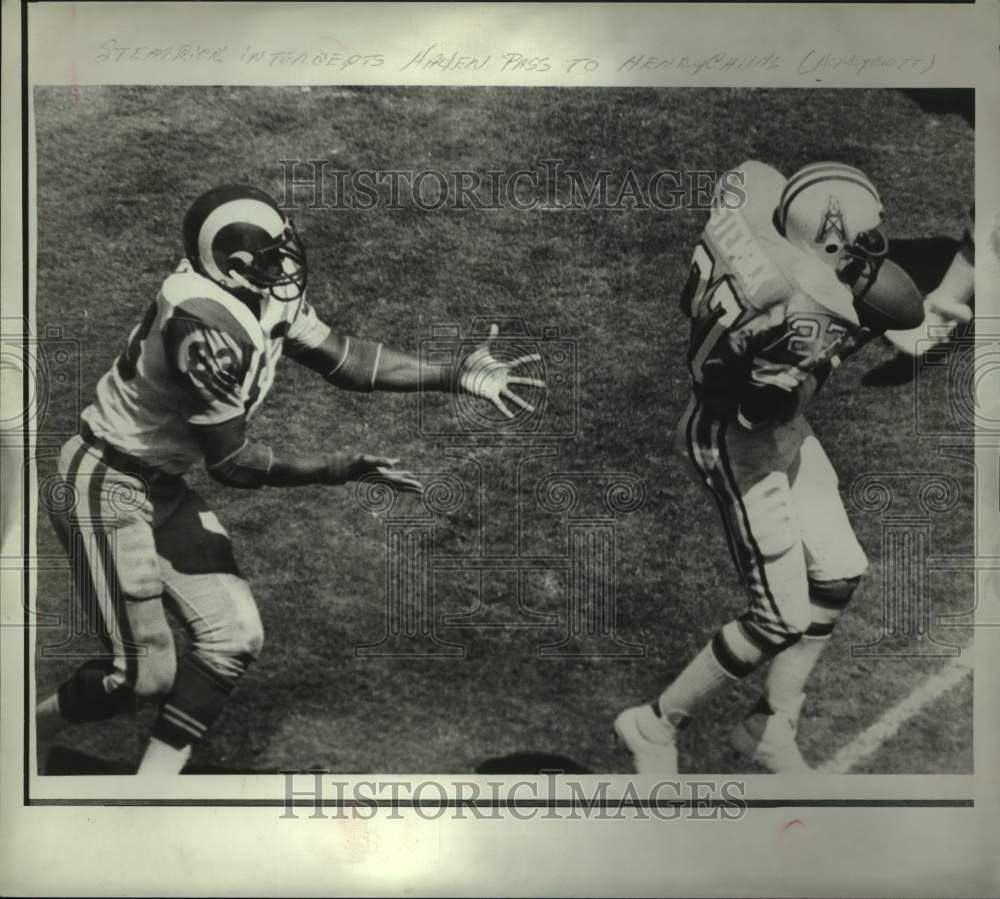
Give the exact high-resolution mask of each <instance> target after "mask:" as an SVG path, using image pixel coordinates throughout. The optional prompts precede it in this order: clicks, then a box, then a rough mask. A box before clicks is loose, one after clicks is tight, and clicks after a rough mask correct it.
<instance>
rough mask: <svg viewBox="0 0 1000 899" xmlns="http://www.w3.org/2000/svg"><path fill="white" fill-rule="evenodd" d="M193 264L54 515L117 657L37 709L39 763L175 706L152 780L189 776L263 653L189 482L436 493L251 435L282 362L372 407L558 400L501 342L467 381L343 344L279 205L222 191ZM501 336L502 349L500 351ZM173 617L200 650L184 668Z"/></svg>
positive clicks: (160, 718) (195, 232)
mask: <svg viewBox="0 0 1000 899" xmlns="http://www.w3.org/2000/svg"><path fill="white" fill-rule="evenodd" d="M183 232H184V248H185V256H186V258H185V259H184V260H183V261H182V262H181V263H180V265H179V266H178V267H177V269H176V271H174V272H173V273H172V274H171V275H170V276H169V277H167V279H166V280H165V281H164V282H163V285H162V287H161V289H160V291H159V294H158V295H157V297H156V299H155V300H154V301H153V302H152V303H151V304H150V306H149V308H148V309H147V311H146V314H145V315H144V316H143V318H142V320H141V322H140V323H139V324H138V325H137V326H136V328H135V329H134V330H133V331H132V333H131V335H130V337H129V340H128V344H127V346H126V348H125V350H124V352H123V353H122V354H121V356H120V357H119V358H118V360H117V361H116V363H115V364H114V365H112V366H111V368H110V369H109V370H108V372H107V373H106V374H105V375H104V376H103V377H102V378H101V380H100V382H99V384H98V385H97V395H96V398H95V400H94V402H93V403H92V404H91V405H90V406H88V407H87V408H86V409H85V410H84V412H83V414H82V422H81V428H80V433H79V435H78V436H76V437H73V438H72V439H71V440H69V441H68V442H67V443H66V445H65V446H64V447H63V449H62V452H61V455H60V458H59V475H60V477H61V479H62V480H63V482H64V483H65V484H66V485H67V486H68V488H69V491H70V492H71V494H72V496H73V502H72V503H71V504H70V505H71V508H69V509H68V510H67V511H66V513H65V514H59V515H54V516H53V520H54V524H55V526H56V530H57V532H58V533H59V535H60V538H61V539H62V541H63V543H64V545H65V546H66V548H67V550H68V551H70V553H71V556H72V558H73V560H74V562H75V566H74V567H75V571H74V574H75V580H76V589H77V592H78V594H79V597H80V600H81V601H82V603H83V605H84V607H85V608H86V609H87V610H88V612H89V613H90V614H91V615H93V616H95V617H96V619H97V621H98V622H99V625H100V630H101V633H102V636H103V638H104V642H105V644H106V647H107V650H108V654H107V656H106V657H104V658H99V659H93V660H91V661H88V662H86V663H85V664H83V665H81V666H80V667H79V668H78V669H77V671H76V672H75V673H74V674H73V675H72V676H71V677H69V678H68V679H67V680H66V681H65V682H64V683H63V684H62V685H61V686H60V687H59V689H58V691H56V693H55V694H54V695H51V696H49V697H47V698H45V699H43V700H42V701H41V702H40V703H39V704H38V706H37V708H36V728H37V729H36V736H37V739H38V743H39V746H40V747H41V746H43V745H44V744H46V743H48V742H49V741H50V740H51V738H52V737H53V736H54V735H55V734H56V733H58V732H59V731H60V730H61V729H62V728H64V727H65V726H67V725H70V724H73V723H76V722H85V721H99V720H102V719H107V718H110V717H112V716H114V715H116V714H118V713H119V712H121V711H122V710H124V709H128V708H130V707H132V706H133V705H134V703H135V702H136V700H137V699H144V700H153V701H156V702H158V703H159V713H158V715H157V717H156V721H155V723H154V725H153V729H152V735H151V739H150V741H149V744H148V747H147V748H146V750H145V753H144V755H143V758H142V760H141V762H140V764H139V769H138V773H140V774H169V773H179V772H180V771H181V770H182V768H183V767H184V765H185V763H186V761H187V759H188V757H189V755H190V752H191V747H192V745H193V744H194V743H195V742H196V741H197V740H199V739H200V738H201V737H202V736H203V735H204V734H205V732H206V731H207V730H208V729H209V728H210V727H211V726H212V723H213V722H214V721H215V719H216V718H217V716H218V715H219V713H220V711H221V709H222V706H223V703H224V702H225V700H226V697H227V696H228V695H229V694H230V692H231V691H232V690H233V688H234V687H235V686H236V684H237V683H238V681H239V679H240V677H241V676H242V675H243V674H244V672H245V671H246V670H247V667H248V666H249V665H250V664H251V663H252V662H253V661H254V659H256V657H257V656H258V654H259V653H260V651H261V646H262V642H263V634H262V630H261V622H260V617H259V615H258V612H257V606H256V603H255V601H254V598H253V595H252V594H251V591H250V588H249V586H248V585H247V582H246V581H245V580H244V579H243V578H242V576H241V575H240V572H239V570H238V568H237V566H236V563H235V561H234V558H233V552H232V547H231V544H230V540H229V536H228V535H227V533H226V530H225V529H224V528H223V526H222V525H221V523H220V522H219V520H218V518H217V517H216V516H215V514H214V513H213V512H212V511H211V510H210V509H209V508H208V507H207V506H206V504H205V502H204V501H203V500H202V498H201V497H200V496H199V495H198V494H197V493H196V492H195V491H194V490H192V489H191V487H190V486H189V485H188V484H187V483H186V481H185V479H184V474H185V473H186V472H188V471H189V470H190V469H191V468H192V467H193V466H195V465H197V464H201V463H203V464H204V465H205V466H206V468H207V470H208V472H209V473H210V474H211V476H212V477H213V478H214V479H215V480H217V481H219V482H220V483H222V484H225V485H227V486H229V487H234V488H241V489H257V488H260V487H265V486H269V487H294V486H298V485H306V484H324V485H340V484H345V483H347V482H349V481H355V480H358V479H360V478H364V477H366V476H369V477H379V478H382V479H383V480H385V481H387V482H388V483H389V484H391V485H392V487H394V488H395V489H396V490H399V491H420V490H421V489H422V487H421V485H420V483H419V482H418V481H417V480H416V479H415V478H414V477H413V476H412V475H411V474H409V473H408V472H406V471H402V470H400V469H398V468H397V467H396V464H397V461H396V460H394V459H389V458H384V457H382V456H375V455H352V454H349V453H345V452H325V451H324V452H316V453H313V454H299V453H290V452H284V451H279V450H277V449H274V448H273V447H270V446H267V445H265V444H263V443H261V442H259V441H257V440H254V439H253V438H252V437H251V436H250V435H249V427H248V426H249V423H250V420H251V418H252V416H253V414H254V412H255V411H256V410H257V409H258V408H259V407H260V404H261V403H262V402H263V401H264V398H265V397H266V396H267V393H268V391H269V389H270V387H271V384H272V381H273V379H274V375H275V368H276V365H277V363H278V360H279V358H281V357H282V356H286V357H289V358H291V359H293V360H295V361H296V362H298V363H300V364H302V365H304V366H306V367H308V368H310V369H312V370H313V371H315V372H316V373H317V374H319V375H320V376H321V377H323V378H324V379H325V380H326V381H328V382H329V383H330V384H332V385H334V386H336V387H339V388H341V389H344V390H356V391H374V390H391V391H462V392H465V393H468V394H471V395H473V396H476V397H481V398H483V399H485V400H487V401H490V402H492V403H493V404H494V405H495V406H496V407H497V408H498V409H499V410H500V411H501V412H502V413H503V414H504V415H506V416H507V417H513V416H514V411H513V408H512V407H520V408H524V409H529V410H530V409H531V405H530V404H529V402H528V401H527V400H526V399H524V397H522V396H521V395H519V393H518V392H517V390H518V386H519V385H520V386H521V387H522V389H523V387H529V388H542V387H544V386H545V385H544V383H543V382H542V381H540V380H538V379H536V378H531V377H525V376H523V375H519V374H517V373H516V372H515V369H516V368H517V367H518V366H520V365H522V364H524V363H527V362H532V361H538V360H539V358H540V357H538V356H537V355H534V354H532V355H526V356H523V357H521V358H519V359H516V360H514V361H513V362H507V361H502V360H500V359H498V358H497V357H496V356H495V355H494V354H493V353H492V351H491V349H490V341H489V340H487V341H486V343H484V344H483V345H482V346H480V347H479V348H478V349H476V350H475V351H474V352H472V353H471V354H469V355H468V356H467V357H465V358H464V359H463V360H460V361H459V362H457V363H455V364H453V365H429V364H427V362H425V361H421V360H420V359H419V358H418V357H417V356H415V355H411V354H408V353H404V352H399V351H397V350H393V349H390V348H388V347H386V346H384V345H383V344H381V343H377V342H373V341H371V340H364V339H361V338H357V337H349V336H346V335H342V334H338V333H335V332H333V331H331V330H330V328H329V327H327V325H325V324H324V323H323V322H322V321H321V320H320V319H319V317H318V316H317V315H316V313H315V311H314V310H313V308H312V307H311V306H310V305H309V303H308V301H307V299H306V277H307V266H306V256H305V251H304V249H303V246H302V243H301V241H300V239H299V235H298V233H297V232H296V229H295V227H294V225H293V223H292V222H291V221H290V220H289V219H288V218H287V217H286V216H285V215H284V213H283V212H282V211H281V210H280V209H279V208H278V206H277V204H276V203H275V202H274V200H273V199H272V198H271V197H270V196H268V195H267V194H266V193H264V192H263V191H260V190H257V189H255V188H253V187H251V186H248V185H242V184H241V185H227V186H223V187H218V188H215V189H213V190H210V191H208V192H207V193H205V194H204V195H202V196H201V197H199V198H198V199H197V200H196V201H195V203H194V204H193V205H192V207H191V209H190V210H189V212H188V213H187V216H186V218H185V220H184V227H183ZM496 333H497V328H496V326H494V327H493V329H492V330H491V334H490V337H491V338H492V337H495V336H496ZM165 610H170V611H171V612H172V613H173V614H174V615H175V616H176V617H177V618H178V619H179V620H180V621H181V622H182V623H183V624H184V626H185V627H186V629H187V630H188V631H189V633H190V635H191V648H190V651H189V652H187V653H185V654H184V655H183V656H181V657H180V658H178V657H177V653H176V651H175V647H174V641H173V637H172V633H171V629H170V626H169V624H168V622H167V618H166V615H165Z"/></svg>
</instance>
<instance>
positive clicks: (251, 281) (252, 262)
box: [228, 220, 306, 303]
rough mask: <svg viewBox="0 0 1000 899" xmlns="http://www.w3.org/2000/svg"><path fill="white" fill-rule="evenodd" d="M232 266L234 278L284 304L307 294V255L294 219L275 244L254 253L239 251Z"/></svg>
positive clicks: (265, 246)
mask: <svg viewBox="0 0 1000 899" xmlns="http://www.w3.org/2000/svg"><path fill="white" fill-rule="evenodd" d="M228 263H229V275H230V277H232V278H233V279H234V280H237V281H239V282H240V283H242V284H244V286H246V287H247V288H248V289H250V290H254V291H256V292H258V293H266V294H269V295H270V296H271V297H272V298H273V299H275V300H278V301H280V302H285V303H287V302H293V301H295V300H297V299H299V298H300V297H301V296H302V295H303V294H304V293H305V290H306V254H305V249H304V248H303V246H302V241H301V240H300V239H299V235H298V232H297V231H296V230H295V225H294V224H293V223H292V222H291V220H289V221H288V222H287V224H286V226H285V230H284V231H283V232H282V233H281V234H280V235H279V236H278V237H276V238H275V239H274V241H273V242H272V243H270V244H266V245H264V246H263V247H260V248H258V249H256V250H254V251H253V252H251V251H249V250H238V251H236V252H235V253H232V254H231V255H230V256H229V259H228Z"/></svg>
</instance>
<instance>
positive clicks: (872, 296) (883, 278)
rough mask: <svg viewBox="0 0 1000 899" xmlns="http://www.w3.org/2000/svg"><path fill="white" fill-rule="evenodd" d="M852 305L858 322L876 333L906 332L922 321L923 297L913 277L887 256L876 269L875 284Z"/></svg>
mask: <svg viewBox="0 0 1000 899" xmlns="http://www.w3.org/2000/svg"><path fill="white" fill-rule="evenodd" d="M855 307H856V308H857V310H858V317H859V318H860V320H861V324H863V325H865V326H867V327H869V328H871V329H872V330H873V331H875V332H876V333H882V332H884V331H908V330H909V329H910V328H917V327H919V326H920V325H921V324H922V323H923V321H924V298H923V296H922V295H921V293H920V291H919V290H918V288H917V285H916V284H914V283H913V279H912V278H911V277H910V276H909V275H908V274H906V272H905V271H904V270H903V269H902V268H901V267H900V266H899V265H898V264H897V263H895V262H893V261H892V260H891V259H886V260H885V261H884V262H883V263H882V265H881V267H880V268H879V270H878V276H877V277H876V279H875V283H874V284H873V285H872V286H871V288H870V289H869V291H868V293H866V294H865V295H864V296H863V297H862V298H861V299H860V300H858V301H857V303H856V304H855Z"/></svg>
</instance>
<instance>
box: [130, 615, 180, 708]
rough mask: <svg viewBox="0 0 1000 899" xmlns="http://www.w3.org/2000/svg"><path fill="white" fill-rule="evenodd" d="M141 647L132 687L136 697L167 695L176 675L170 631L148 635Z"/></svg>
mask: <svg viewBox="0 0 1000 899" xmlns="http://www.w3.org/2000/svg"><path fill="white" fill-rule="evenodd" d="M141 645H142V650H143V651H142V652H141V653H140V654H139V655H138V657H137V659H136V673H135V682H134V684H133V686H132V689H133V690H134V691H135V694H136V696H141V697H144V698H149V697H155V696H163V695H165V694H167V693H169V692H170V688H171V687H173V685H174V677H175V676H176V675H177V654H176V652H175V651H174V641H173V637H172V636H171V634H170V631H169V630H167V631H165V632H157V633H153V634H148V635H146V636H145V637H144V639H143V641H142V644H141Z"/></svg>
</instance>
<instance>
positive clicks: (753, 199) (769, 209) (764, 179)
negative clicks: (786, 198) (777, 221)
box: [713, 159, 787, 230]
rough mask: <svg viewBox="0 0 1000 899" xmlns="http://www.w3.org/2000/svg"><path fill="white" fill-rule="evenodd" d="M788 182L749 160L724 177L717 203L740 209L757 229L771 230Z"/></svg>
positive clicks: (719, 184) (720, 182)
mask: <svg viewBox="0 0 1000 899" xmlns="http://www.w3.org/2000/svg"><path fill="white" fill-rule="evenodd" d="M786 180H787V179H786V178H785V176H784V175H782V174H781V172H779V171H778V170H777V169H774V168H772V167H771V166H769V165H766V164H765V163H763V162H757V161H756V160H753V159H748V160H746V161H745V162H741V163H740V164H739V165H738V166H736V167H734V168H732V169H730V170H729V171H728V172H726V173H725V174H723V175H722V177H721V178H720V179H719V180H718V182H717V183H716V185H715V195H714V197H713V200H714V201H715V203H716V204H718V203H720V202H721V203H722V205H725V206H728V207H729V208H731V209H732V208H736V209H739V210H740V211H741V212H742V214H743V216H744V217H745V218H746V220H747V221H748V222H749V223H750V225H751V226H752V227H753V228H755V229H756V228H761V229H763V230H771V229H773V226H772V224H771V223H772V219H773V216H774V210H775V209H777V208H778V201H779V200H780V199H781V192H782V190H784V188H785V182H786Z"/></svg>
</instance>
